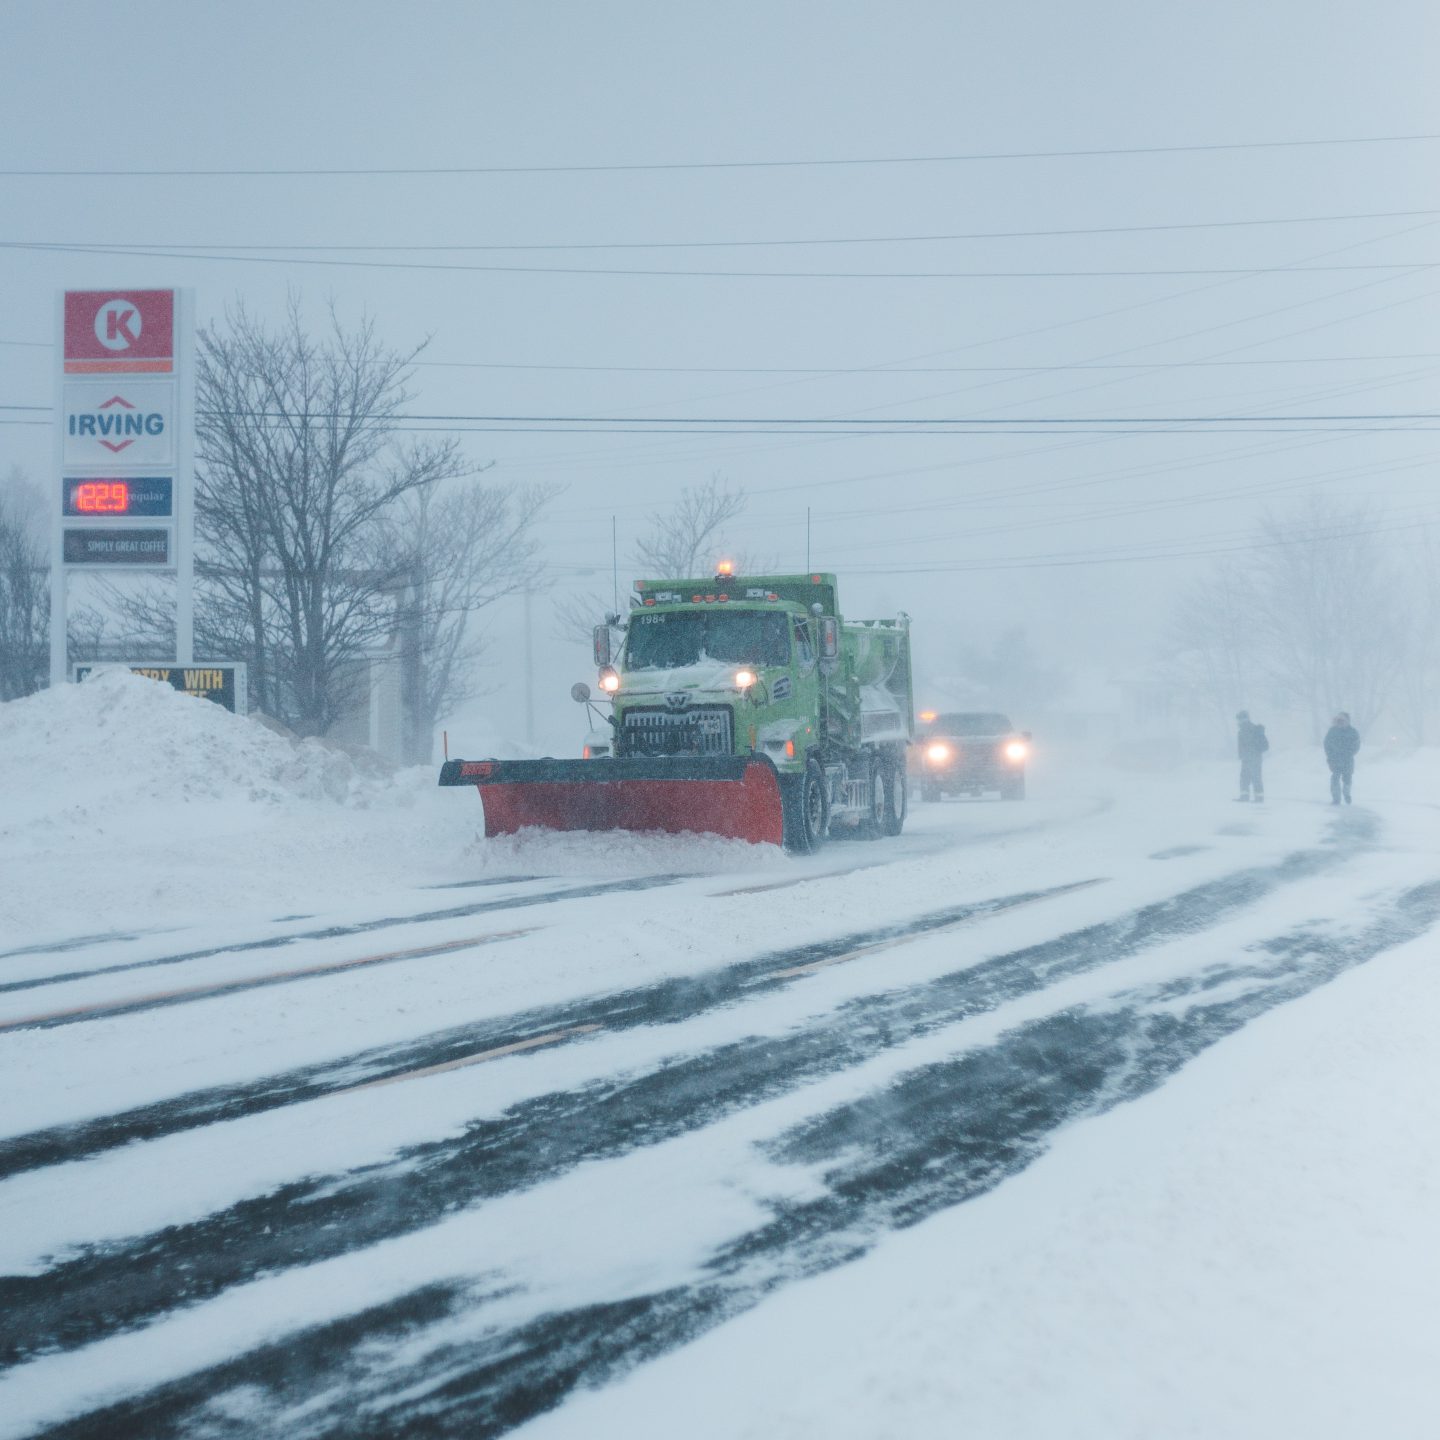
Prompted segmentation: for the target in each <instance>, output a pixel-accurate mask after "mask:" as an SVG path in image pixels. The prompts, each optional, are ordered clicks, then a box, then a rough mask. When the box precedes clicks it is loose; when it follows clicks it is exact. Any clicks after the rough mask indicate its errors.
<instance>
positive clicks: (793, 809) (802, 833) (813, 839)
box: [781, 760, 830, 855]
mask: <svg viewBox="0 0 1440 1440" xmlns="http://www.w3.org/2000/svg"><path fill="white" fill-rule="evenodd" d="M781 799H782V804H783V805H784V811H785V848H786V849H787V850H790V851H793V852H794V853H795V854H796V855H807V854H810V853H811V852H812V851H815V850H818V849H819V848H820V847H821V846H822V845H823V844H824V843H825V832H826V829H827V828H828V826H829V823H830V814H829V811H830V807H829V804H828V803H827V801H826V798H825V776H824V775H823V774H822V773H821V770H820V767H819V765H817V764H816V763H815V761H813V760H811V761H810V762H809V763H808V764H807V765H806V766H805V773H804V774H803V775H797V776H795V777H794V779H793V782H792V783H791V784H790V785H787V786H786V787H785V792H784V794H783V795H782V797H781Z"/></svg>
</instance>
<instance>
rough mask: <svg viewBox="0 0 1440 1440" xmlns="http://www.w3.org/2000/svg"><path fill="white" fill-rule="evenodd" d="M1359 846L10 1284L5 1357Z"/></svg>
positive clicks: (583, 1157)
mask: <svg viewBox="0 0 1440 1440" xmlns="http://www.w3.org/2000/svg"><path fill="white" fill-rule="evenodd" d="M1353 853H1355V852H1354V851H1351V850H1343V849H1339V848H1335V847H1327V848H1325V849H1321V850H1315V851H1302V852H1298V853H1297V854H1294V855H1291V856H1289V857H1287V858H1286V859H1285V860H1284V861H1282V862H1280V863H1279V864H1277V865H1274V866H1269V867H1262V868H1256V869H1253V870H1247V871H1241V872H1238V873H1236V874H1231V875H1228V876H1224V877H1221V878H1220V879H1218V880H1215V881H1210V882H1207V883H1206V884H1203V885H1200V886H1197V887H1195V888H1193V889H1191V890H1189V891H1186V892H1182V893H1181V894H1179V895H1175V896H1171V897H1167V898H1166V899H1165V900H1162V901H1158V902H1155V903H1154V904H1151V905H1147V906H1144V907H1142V908H1140V909H1138V910H1135V911H1131V912H1128V913H1126V914H1125V915H1122V916H1121V917H1119V918H1117V919H1115V920H1111V921H1106V922H1102V923H1100V924H1097V925H1093V926H1089V927H1086V928H1085V929H1082V930H1079V931H1073V932H1070V933H1067V934H1064V935H1060V936H1057V937H1055V938H1053V939H1050V940H1047V941H1044V942H1041V943H1040V944H1038V945H1033V946H1029V947H1026V948H1024V949H1021V950H1017V951H1013V952H1010V953H1008V954H1004V955H1000V956H995V957H992V958H990V959H988V960H984V961H981V962H979V963H978V964H975V965H973V966H968V967H966V968H964V969H961V970H956V971H953V972H950V973H949V974H946V975H944V976H941V977H939V978H937V979H934V980H930V981H926V982H923V983H921V984H917V985H913V986H909V987H906V988H903V989H898V990H893V991H886V992H882V993H880V994H879V995H871V996H865V997H862V998H858V999H855V1000H852V1001H849V1002H847V1003H846V1004H844V1005H842V1006H840V1007H838V1008H837V1009H836V1010H835V1011H833V1012H832V1013H830V1014H829V1015H827V1016H825V1017H823V1018H822V1019H820V1020H818V1021H817V1022H815V1023H813V1024H810V1025H808V1026H806V1027H805V1028H803V1029H801V1030H798V1031H795V1032H792V1033H787V1034H783V1035H779V1036H775V1035H758V1036H754V1037H749V1038H747V1039H745V1040H743V1041H739V1042H736V1043H733V1044H729V1045H725V1046H721V1047H719V1048H716V1049H713V1050H709V1051H706V1052H703V1053H699V1054H695V1055H693V1056H689V1057H686V1058H684V1059H680V1060H676V1061H673V1062H670V1063H667V1064H666V1065H665V1066H663V1067H662V1068H661V1069H659V1070H654V1071H650V1072H647V1073H643V1074H639V1075H625V1076H619V1077H617V1078H615V1079H613V1080H606V1081H601V1082H597V1083H595V1084H593V1085H590V1086H587V1087H586V1088H585V1089H583V1090H581V1091H578V1092H575V1093H552V1094H548V1095H543V1096H538V1097H535V1098H534V1099H532V1100H527V1101H524V1102H522V1103H520V1104H518V1105H516V1106H513V1107H512V1108H511V1109H510V1110H509V1111H507V1112H506V1114H504V1115H503V1116H500V1117H498V1118H496V1119H494V1120H485V1121H478V1122H475V1123H472V1124H471V1125H470V1126H469V1127H467V1129H466V1131H465V1133H464V1134H463V1135H461V1136H459V1137H454V1136H451V1137H447V1138H445V1139H443V1140H440V1141H435V1142H430V1143H427V1144H423V1145H418V1146H415V1147H413V1148H412V1149H410V1150H408V1151H405V1152H403V1153H401V1154H399V1155H397V1156H396V1157H394V1158H393V1159H392V1160H390V1161H387V1162H385V1163H383V1164H379V1165H374V1166H370V1167H367V1168H366V1169H364V1170H361V1171H358V1172H356V1173H355V1174H353V1175H351V1176H350V1177H348V1178H347V1179H342V1178H341V1177H335V1176H324V1177H310V1178H307V1179H305V1180H303V1181H299V1182H296V1183H294V1184H291V1185H287V1186H284V1187H282V1188H281V1189H279V1190H278V1191H275V1192H273V1193H271V1194H269V1195H266V1196H263V1197H258V1198H255V1199H251V1200H246V1201H243V1202H241V1203H240V1204H238V1205H235V1206H233V1207H231V1208H230V1209H229V1210H227V1211H224V1212H221V1213H219V1214H216V1215H213V1216H210V1217H208V1218H206V1219H205V1220H203V1221H198V1222H195V1223H193V1224H190V1225H184V1226H177V1227H174V1228H173V1229H171V1230H168V1231H165V1232H162V1233H161V1234H160V1235H157V1236H149V1237H144V1238H143V1239H140V1240H138V1241H136V1242H134V1243H131V1244H125V1245H120V1246H112V1247H104V1248H102V1249H100V1250H99V1251H98V1252H97V1253H95V1254H93V1255H86V1256H84V1257H81V1258H78V1259H76V1260H73V1261H71V1262H69V1263H66V1264H62V1265H61V1266H59V1267H57V1268H56V1269H54V1270H53V1271H51V1272H49V1273H47V1274H46V1275H44V1276H39V1277H25V1278H21V1279H17V1280H14V1281H4V1282H0V1308H3V1310H4V1312H5V1313H6V1314H7V1315H8V1316H10V1317H12V1322H13V1324H14V1326H15V1331H16V1337H15V1338H14V1339H13V1340H12V1341H11V1342H10V1343H9V1344H8V1345H6V1346H5V1347H4V1348H3V1349H0V1363H14V1362H15V1361H16V1360H18V1359H20V1358H23V1356H24V1355H26V1354H33V1353H36V1351H38V1350H43V1349H45V1348H54V1347H57V1346H66V1345H70V1344H75V1343H81V1342H82V1341H83V1340H84V1339H86V1338H96V1337H97V1336H98V1335H100V1334H102V1333H107V1332H108V1331H109V1330H110V1329H113V1328H115V1327H116V1326H117V1325H120V1326H133V1325H138V1324H141V1323H143V1322H144V1321H145V1320H146V1319H148V1318H150V1317H151V1316H153V1315H155V1314H158V1313H160V1312H161V1311H163V1310H164V1309H166V1308H169V1307H170V1306H173V1305H175V1304H179V1303H190V1302H194V1301H197V1300H203V1299H205V1298H207V1297H209V1296H212V1295H215V1294H219V1293H221V1292H222V1291H224V1290H225V1289H227V1288H228V1287H230V1286H232V1285H235V1284H238V1283H241V1282H243V1281H244V1280H245V1279H246V1278H248V1277H249V1276H251V1275H253V1274H255V1273H258V1272H267V1273H273V1272H275V1271H278V1270H283V1269H287V1268H290V1267H292V1266H297V1265H303V1264H309V1263H313V1262H314V1261H316V1260H320V1259H325V1258H328V1257H330V1256H334V1255H339V1254H343V1253H346V1252H348V1251H351V1250H355V1249H360V1248H363V1247H365V1246H367V1245H371V1244H375V1243H378V1242H379V1241H382V1240H384V1239H388V1238H391V1237H392V1236H394V1235H397V1234H402V1233H405V1232H407V1231H410V1230H415V1229H419V1228H422V1227H423V1226H425V1225H427V1224H432V1223H434V1222H435V1221H437V1220H439V1219H440V1218H442V1217H443V1216H444V1215H445V1214H447V1213H449V1212H451V1211H454V1210H457V1209H461V1208H464V1207H467V1206H471V1205H474V1204H476V1203H478V1202H480V1201H482V1200H486V1199H492V1198H495V1197H496V1196H499V1195H503V1194H505V1193H507V1192H511V1191H515V1190H520V1189H523V1188H526V1187H527V1186H531V1185H534V1184H537V1183H539V1182H541V1181H543V1180H546V1179H552V1178H554V1177H556V1176H558V1175H559V1174H561V1173H563V1172H565V1171H567V1170H570V1169H573V1168H574V1167H575V1166H577V1165H579V1164H581V1163H584V1162H585V1161H588V1160H596V1159H604V1158H615V1157H616V1156H620V1155H623V1154H625V1153H626V1152H627V1151H630V1150H633V1149H636V1148H638V1147H640V1146H644V1145H652V1144H655V1143H658V1142H659V1141H662V1140H665V1139H669V1138H673V1137H675V1136H679V1135H682V1134H685V1133H687V1132H688V1131H692V1130H696V1129H699V1128H701V1127H702V1126H705V1125H709V1124H712V1123H714V1122H715V1121H717V1120H719V1119H723V1118H724V1117H725V1116H727V1115H730V1114H733V1113H735V1112H737V1111H739V1110H742V1109H744V1108H747V1107H749V1106H753V1105H756V1104H759V1103H762V1102H763V1101H766V1100H769V1099H772V1098H775V1097H776V1096H778V1095H781V1094H784V1093H785V1092H787V1091H789V1090H793V1089H796V1088H798V1087H799V1086H801V1085H804V1084H809V1083H812V1082H814V1081H816V1080H818V1079H821V1078H823V1077H825V1076H826V1075H829V1074H833V1073H836V1072H838V1071H840V1070H843V1069H846V1068H849V1067H853V1066H855V1065H858V1064H861V1063H863V1062H865V1061H867V1060H869V1059H872V1058H873V1057H875V1056H876V1055H879V1054H881V1053H882V1052H884V1051H885V1050H888V1049H892V1048H894V1047H895V1046H898V1045H901V1044H905V1043H907V1042H909V1041H912V1040H915V1039H917V1038H920V1037H922V1036H924V1035H926V1034H929V1033H933V1032H934V1031H937V1030H940V1029H943V1028H945V1027H947V1026H950V1025H953V1024H955V1023H957V1022H958V1021H960V1020H963V1019H966V1018H969V1017H971V1016H974V1015H977V1014H981V1013H985V1012H988V1011H992V1010H994V1009H996V1008H998V1007H999V1006H1000V1005H1003V1004H1006V1003H1008V1002H1010V1001H1013V1000H1015V999H1018V998H1020V997H1022V996H1025V995H1028V994H1033V993H1035V992H1037V991H1040V990H1043V989H1045V988H1047V987H1049V986H1051V985H1053V984H1056V983H1057V982H1059V981H1061V980H1064V979H1068V978H1071V977H1073V976H1076V975H1079V974H1083V973H1085V972H1087V971H1091V970H1095V969H1097V968H1100V967H1103V966H1104V965H1107V964H1110V963H1113V962H1114V961H1117V960H1121V959H1125V958H1129V957H1130V956H1133V955H1135V954H1137V953H1139V952H1141V951H1143V950H1147V949H1149V948H1152V947H1154V946H1156V945H1159V944H1162V943H1164V942H1166V941H1170V940H1174V939H1177V938H1180V937H1183V936H1186V935H1190V934H1193V933H1196V932H1197V931H1200V930H1204V929H1207V928H1209V927H1210V926H1212V925H1214V924H1215V923H1217V922H1218V921H1219V920H1220V919H1221V918H1223V917H1224V916H1225V915H1227V914H1230V913H1232V912H1234V911H1236V910H1239V909H1241V908H1243V907H1245V906H1247V905H1249V904H1252V903H1253V902H1255V901H1256V900H1259V899H1261V898H1263V897H1264V896H1266V895H1268V894H1270V893H1271V892H1272V891H1274V890H1275V889H1277V888H1280V887H1281V886H1283V885H1285V884H1288V883H1293V882H1295V881H1298V880H1301V879H1305V878H1309V877H1311V876H1314V875H1316V874H1319V873H1321V872H1323V871H1324V870H1326V869H1328V868H1331V867H1333V866H1335V865H1337V864H1339V863H1341V862H1342V861H1343V860H1345V859H1348V858H1350V857H1351V855H1352V854H1353ZM1066 888H1067V889H1070V888H1073V887H1066ZM1039 898H1045V892H1041V893H1040V894H1038V895H1035V896H1021V897H1007V902H1008V903H1006V904H1005V905H1004V906H1003V907H1002V906H1001V905H998V904H995V903H993V902H992V906H991V908H990V910H988V911H982V910H980V908H979V907H972V908H971V910H970V913H968V914H966V915H963V916H961V915H956V914H955V913H954V912H939V913H938V914H937V915H936V916H932V917H927V921H926V923H924V924H923V925H921V924H919V923H916V924H914V925H912V926H911V927H907V928H905V929H902V930H901V931H900V932H899V933H898V934H894V933H892V934H889V935H888V936H886V937H884V938H883V939H882V938H880V937H879V936H877V935H876V934H875V933H873V932H872V933H871V934H869V935H865V936H859V937H856V936H852V937H847V940H848V942H849V943H848V949H842V948H839V947H838V946H837V945H835V944H833V943H832V944H830V945H826V946H807V947H803V948H801V949H799V950H792V951H788V952H784V953H783V954H780V955H770V956H766V957H763V958H762V959H761V960H758V961H753V962H750V963H749V964H747V965H746V966H744V967H736V968H737V969H738V970H740V971H741V974H740V975H739V976H735V975H733V974H731V972H726V973H727V975H730V976H731V981H732V983H731V985H730V986H729V987H728V988H729V998H733V997H734V996H735V994H736V993H737V990H738V989H739V988H746V989H748V993H749V994H751V995H756V994H759V993H764V992H763V991H762V990H761V989H760V986H761V985H764V987H765V989H766V990H768V989H770V988H772V987H773V986H774V985H775V984H776V983H780V982H784V983H789V982H790V981H791V980H792V979H794V978H796V977H798V976H800V975H802V974H804V973H806V970H807V969H808V968H809V967H811V966H813V965H815V964H823V963H826V961H827V959H832V958H837V957H843V956H844V955H846V954H848V953H864V952H865V951H866V950H867V949H873V948H875V946H876V945H877V943H879V944H884V943H886V941H887V940H888V941H889V942H890V943H903V942H905V941H906V940H913V939H918V938H921V937H922V936H924V935H927V934H933V933H935V932H936V931H937V930H941V929H943V928H948V927H949V926H953V925H956V924H958V923H962V922H963V920H965V919H969V918H983V915H984V914H986V913H995V911H996V910H998V909H1000V908H1011V906H1013V905H1014V904H1016V903H1028V902H1029V901H1031V900H1033V899H1039ZM857 941H861V942H863V943H860V944H857V943H855V942H857ZM817 952H818V953H817ZM758 966H763V967H765V968H764V969H763V970H757V968H756V967H758ZM723 978H724V977H716V976H713V975H712V976H707V977H699V978H698V980H690V981H683V982H674V983H673V984H671V985H668V986H655V987H648V989H647V990H646V991H641V992H635V993H632V994H631V995H627V996H622V997H617V999H618V1000H620V1001H623V1002H625V1003H626V1004H627V1005H629V1006H630V1007H631V1010H630V1015H631V1019H632V1023H651V1024H654V1023H677V1022H678V1021H681V1020H684V1019H687V1018H691V1016H692V1015H693V1014H696V1013H700V1012H699V1011H698V1010H695V1009H693V1008H692V1009H688V1010H687V1011H685V1012H681V1011H680V1010H679V1009H678V1008H677V1007H676V1005H675V1001H676V999H677V993H678V994H684V993H685V992H686V991H687V990H688V991H689V992H690V997H689V998H691V999H692V1000H693V998H695V997H694V993H693V992H694V988H695V986H696V985H697V984H703V986H704V987H705V994H704V998H705V999H707V1000H708V1001H709V1002H710V1003H724V998H726V997H725V996H723V994H722V993H721V980H722V979H723ZM737 979H738V980H739V981H740V986H739V987H737V986H736V985H735V984H734V981H735V980H737ZM656 992H661V993H660V994H658V995H657V993H656ZM665 992H669V994H668V995H667V994H666V993H665ZM666 1000H668V1001H669V1002H670V1003H669V1006H668V1007H667V1006H666V1005H665V1004H664V1002H665V1001H666ZM611 1003H612V1004H613V1003H614V1002H611ZM642 1004H643V1005H644V1008H641V1009H637V1008H636V1007H637V1006H639V1005H642ZM703 1008H709V1005H708V1004H707V1005H705V1006H704V1007H703ZM600 1016H601V1012H600V1011H599V1010H597V1009H595V1008H593V1007H592V1008H586V1009H573V1010H568V1011H566V1012H564V1013H563V1014H562V1013H558V1012H556V1011H549V1012H546V1019H547V1027H548V1028H553V1029H559V1028H562V1027H568V1026H574V1025H580V1024H586V1023H590V1024H596V1023H601V1024H606V1027H607V1028H610V1029H614V1028H615V1024H614V1021H613V1019H612V1020H611V1021H609V1022H605V1021H603V1020H601V1018H600ZM539 1019H540V1017H535V1023H537V1024H538V1023H539Z"/></svg>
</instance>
